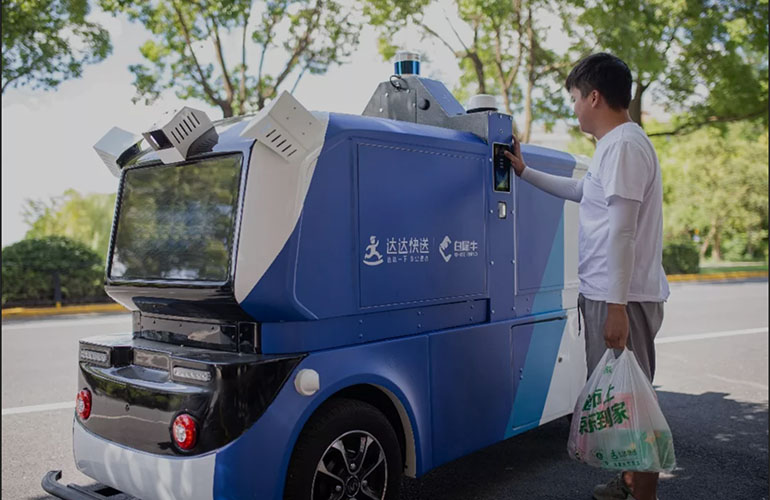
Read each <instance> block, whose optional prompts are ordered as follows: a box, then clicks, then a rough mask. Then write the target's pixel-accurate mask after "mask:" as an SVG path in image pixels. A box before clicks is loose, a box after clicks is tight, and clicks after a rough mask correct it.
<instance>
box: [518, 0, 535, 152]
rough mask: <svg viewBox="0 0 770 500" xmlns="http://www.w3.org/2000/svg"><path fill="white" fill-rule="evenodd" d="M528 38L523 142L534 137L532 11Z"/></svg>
mask: <svg viewBox="0 0 770 500" xmlns="http://www.w3.org/2000/svg"><path fill="white" fill-rule="evenodd" d="M527 38H529V54H528V57H527V92H526V95H525V96H524V133H523V135H522V138H521V141H522V142H527V143H528V142H529V139H530V136H531V135H532V89H533V88H534V87H535V79H536V78H537V77H536V76H535V46H536V42H535V30H534V29H533V28H532V9H529V10H528V11H527Z"/></svg>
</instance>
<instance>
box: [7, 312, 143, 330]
mask: <svg viewBox="0 0 770 500" xmlns="http://www.w3.org/2000/svg"><path fill="white" fill-rule="evenodd" d="M111 323H125V324H126V327H128V328H130V327H131V316H130V315H128V314H121V315H115V316H112V317H109V318H83V319H52V320H35V321H25V322H23V323H21V322H20V323H18V324H17V323H16V321H14V322H13V324H11V323H5V324H4V325H3V326H2V329H3V333H5V332H12V331H17V330H29V329H33V328H68V327H74V326H86V325H108V324H111Z"/></svg>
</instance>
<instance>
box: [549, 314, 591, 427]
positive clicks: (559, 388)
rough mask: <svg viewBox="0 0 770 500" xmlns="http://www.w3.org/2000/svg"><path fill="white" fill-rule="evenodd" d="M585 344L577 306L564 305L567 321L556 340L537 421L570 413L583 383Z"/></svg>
mask: <svg viewBox="0 0 770 500" xmlns="http://www.w3.org/2000/svg"><path fill="white" fill-rule="evenodd" d="M585 345H586V344H585V333H584V332H579V331H578V310H577V308H572V309H567V324H566V326H565V327H564V333H563V334H562V337H561V343H560V344H559V354H558V356H557V357H556V363H555V365H554V367H553V375H552V376H551V385H550V386H549V387H548V395H547V396H546V398H545V406H543V414H542V416H541V417H540V425H543V424H544V423H546V422H550V421H551V420H553V419H555V418H558V417H561V416H562V415H567V414H569V413H572V410H573V409H574V407H575V402H576V401H577V398H578V397H579V396H580V391H582V390H583V386H584V385H585V383H586V373H587V371H588V368H587V367H586V350H585Z"/></svg>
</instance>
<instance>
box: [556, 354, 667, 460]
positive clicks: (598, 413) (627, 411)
mask: <svg viewBox="0 0 770 500" xmlns="http://www.w3.org/2000/svg"><path fill="white" fill-rule="evenodd" d="M567 451H568V452H569V456H570V457H572V458H573V459H575V460H577V461H579V462H584V463H586V464H588V465H593V466H594V467H601V468H603V469H613V470H629V471H645V472H661V471H670V470H672V469H673V468H674V466H675V465H676V458H675V457H674V441H673V440H672V438H671V429H670V428H669V426H668V424H667V423H666V419H665V417H663V413H662V412H661V411H660V406H658V397H657V395H656V394H655V390H654V389H653V388H652V384H650V382H649V380H647V377H646V376H645V375H644V372H643V371H642V368H641V367H640V366H639V362H638V361H637V360H636V356H634V353H633V352H631V351H629V350H628V349H624V350H623V352H622V353H621V355H620V356H619V357H618V358H617V359H616V358H615V354H614V353H613V351H612V349H607V352H605V353H604V356H603V357H602V359H601V361H599V364H598V365H597V366H596V369H595V370H594V372H593V373H592V374H591V377H590V378H589V379H588V382H587V383H586V385H585V387H584V388H583V392H582V393H581V394H580V397H579V398H578V400H577V403H576V404H575V411H574V413H573V414H572V425H571V427H570V433H569V441H568V443H567Z"/></svg>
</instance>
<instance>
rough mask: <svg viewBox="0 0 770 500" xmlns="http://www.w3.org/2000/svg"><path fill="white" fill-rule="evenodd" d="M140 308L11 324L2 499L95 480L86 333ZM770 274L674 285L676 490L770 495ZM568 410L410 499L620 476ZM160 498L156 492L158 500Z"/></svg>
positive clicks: (667, 336) (665, 359) (662, 378)
mask: <svg viewBox="0 0 770 500" xmlns="http://www.w3.org/2000/svg"><path fill="white" fill-rule="evenodd" d="M130 324H131V322H130V316H128V315H125V314H123V315H112V316H98V317H88V318H82V317H79V318H57V319H46V320H40V321H13V322H4V323H3V325H2V498H4V499H6V498H7V499H50V498H52V497H49V496H48V495H46V494H45V492H44V491H43V490H42V489H41V488H40V479H41V478H42V476H43V474H44V473H45V472H46V471H48V470H51V469H62V470H63V473H64V481H66V482H76V483H80V484H89V483H93V481H92V480H90V479H89V478H87V477H86V476H84V475H82V474H80V473H79V472H78V471H77V470H76V469H75V465H74V461H73V458H72V451H71V445H72V442H71V425H72V415H73V413H72V412H73V410H72V408H73V401H74V395H75V390H76V387H75V386H76V370H77V340H78V339H79V338H81V337H86V336H90V335H97V334H105V333H119V332H122V331H126V330H128V329H129V328H130ZM767 326H768V283H767V280H750V281H745V282H732V283H688V284H673V285H672V296H671V299H670V300H669V302H668V304H667V306H666V318H665V320H664V323H663V329H662V330H661V332H660V334H659V336H658V344H657V345H658V346H657V353H658V368H657V374H656V379H655V386H656V389H657V391H658V397H659V400H660V404H661V407H662V409H663V412H664V413H665V415H666V418H667V419H668V422H669V425H670V426H671V429H672V432H673V434H674V443H675V448H676V455H677V464H678V466H677V468H676V469H675V470H674V471H673V473H671V474H667V475H664V476H663V477H662V480H661V483H660V488H659V497H660V499H661V500H666V499H687V500H690V499H747V500H760V499H764V500H767V499H768V418H767V417H768V330H767ZM568 433H569V429H568V425H567V422H566V420H565V419H560V420H558V421H555V422H552V423H550V424H547V425H545V426H543V427H540V428H538V429H535V430H532V431H529V432H527V433H525V434H522V435H520V436H517V437H515V438H513V439H510V440H508V441H506V442H503V443H499V444H497V445H494V446H491V447H489V448H486V449H484V450H481V451H478V452H476V453H474V454H472V455H469V456H466V457H463V458H461V459H458V460H456V461H454V462H451V463H449V464H446V465H444V466H442V467H439V468H438V469H435V470H433V471H431V472H430V473H428V474H427V475H425V476H423V477H422V478H420V479H405V480H404V482H403V493H402V496H401V498H402V499H403V500H416V499H422V500H433V499H441V500H500V499H554V500H556V499H558V500H563V499H586V500H587V499H590V497H591V496H590V492H591V489H592V487H593V485H594V484H595V483H598V482H602V481H604V480H605V479H607V478H608V477H609V476H610V475H611V474H609V473H607V472H604V471H601V470H598V469H593V468H590V467H588V466H585V465H582V464H578V463H575V462H573V461H571V460H570V459H569V458H568V457H567V454H566V441H567V435H568ZM146 500H149V499H146Z"/></svg>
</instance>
